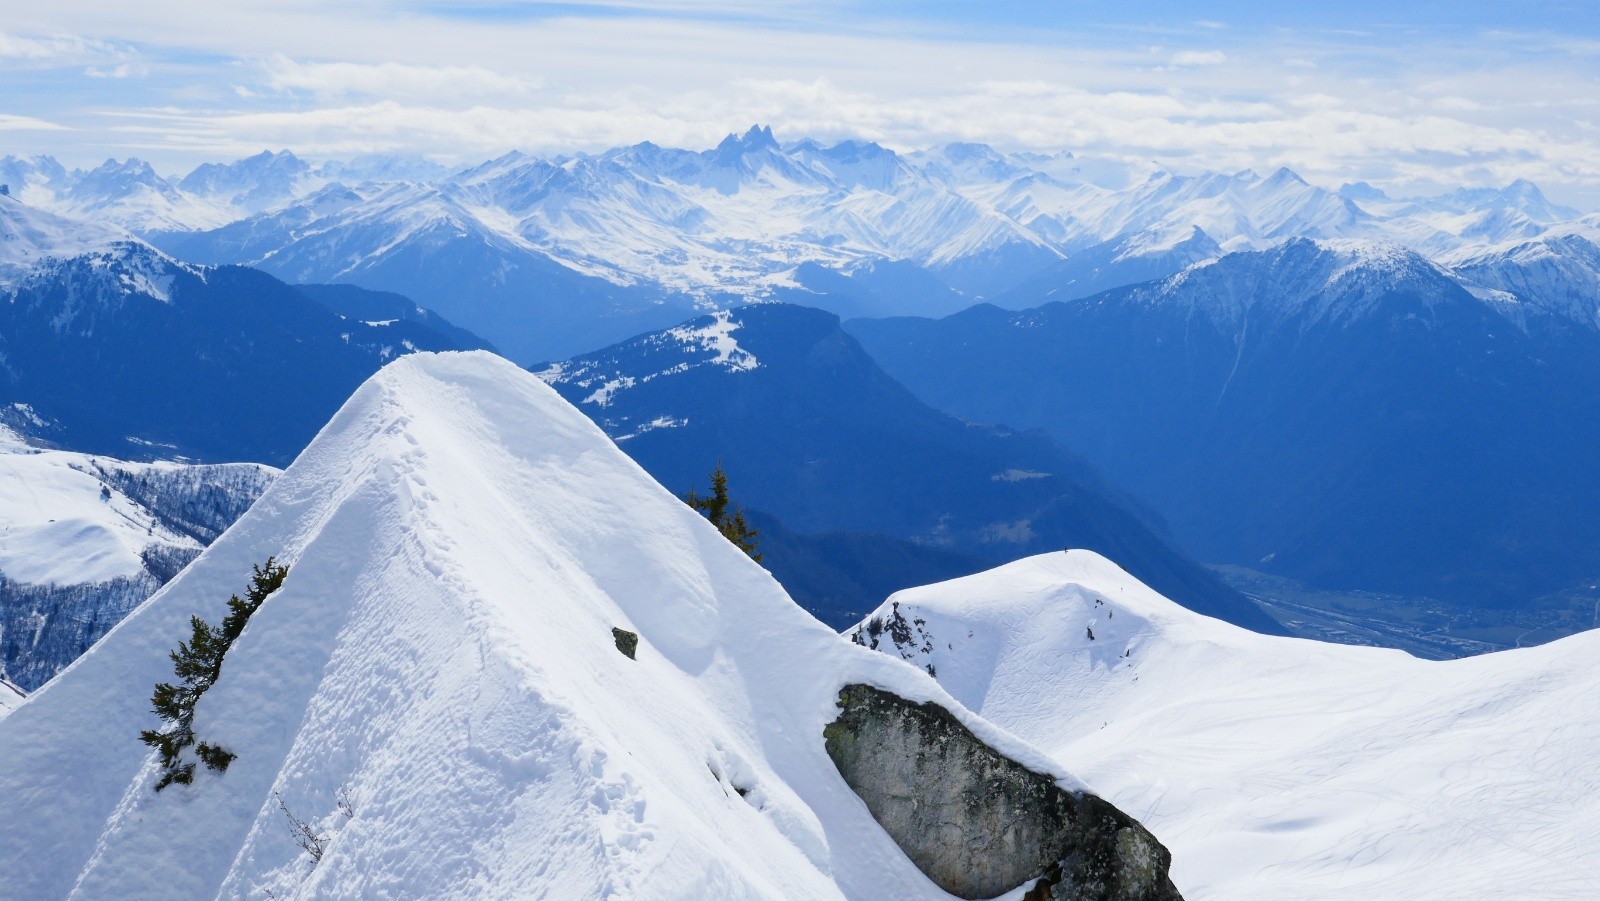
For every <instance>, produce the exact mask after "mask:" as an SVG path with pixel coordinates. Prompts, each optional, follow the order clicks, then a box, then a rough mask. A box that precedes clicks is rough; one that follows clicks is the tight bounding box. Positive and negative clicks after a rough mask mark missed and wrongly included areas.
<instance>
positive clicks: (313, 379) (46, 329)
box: [0, 196, 483, 465]
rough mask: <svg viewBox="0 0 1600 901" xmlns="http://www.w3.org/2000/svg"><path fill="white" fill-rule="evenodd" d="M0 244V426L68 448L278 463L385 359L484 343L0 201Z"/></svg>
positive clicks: (336, 294)
mask: <svg viewBox="0 0 1600 901" xmlns="http://www.w3.org/2000/svg"><path fill="white" fill-rule="evenodd" d="M0 248H4V249H5V250H4V252H5V253H6V254H7V256H6V257H4V258H0V422H5V423H7V424H9V425H10V426H11V427H12V428H13V429H15V430H16V431H18V432H20V433H22V434H25V435H28V436H31V437H33V438H35V439H38V440H41V441H43V442H46V443H51V444H55V445H58V446H62V447H68V448H72V449H74V450H80V451H86V452H92V453H97V454H109V455H112V456H115V457H120V458H124V459H150V458H165V459H175V458H189V459H196V460H206V461H223V462H226V461H254V462H263V463H271V464H276V465H285V464H287V463H288V462H289V461H290V460H291V459H293V457H294V455H295V454H297V453H299V451H300V449H301V448H302V447H304V446H305V444H306V443H307V442H308V441H310V439H311V436H312V435H314V434H315V433H316V430H317V429H318V428H320V427H321V426H322V424H323V422H325V421H326V419H327V417H328V416H329V415H330V414H331V413H332V411H333V410H335V409H338V406H339V404H341V403H343V402H344V399H345V398H346V397H348V396H349V393H350V392H351V391H353V390H354V389H355V386H357V385H359V384H360V383H361V382H362V381H363V380H364V379H365V378H366V377H367V376H369V375H371V374H372V373H373V372H375V371H377V370H378V368H379V367H381V366H382V365H383V364H384V363H385V362H387V361H388V360H391V359H393V358H395V357H396V356H399V355H402V354H406V353H410V352H412V351H415V350H454V349H462V348H471V347H480V346H483V342H482V340H481V339H476V338H472V337H464V333H463V332H461V331H460V330H457V329H455V328H454V327H453V326H449V325H448V324H447V323H445V324H441V323H440V321H438V320H437V317H432V318H430V317H431V314H429V313H427V312H426V311H422V310H419V309H418V308H417V307H416V305H415V304H412V303H409V302H408V301H404V300H403V299H396V298H393V297H383V296H378V297H373V296H370V293H369V292H363V291H362V290H361V289H357V288H348V287H346V288H337V289H326V288H316V287H311V288H307V289H304V290H302V289H299V288H295V287H292V286H290V285H287V284H284V283H283V282H281V281H279V280H277V279H275V278H273V277H272V276H270V275H267V274H265V273H263V272H259V271H256V270H253V269H248V268H245V267H239V266H220V267H210V266H196V265H193V264H190V263H184V262H180V261H178V260H176V259H174V258H172V257H170V256H168V255H167V254H165V253H163V252H161V251H159V250H156V249H155V248H153V247H151V246H150V245H148V244H146V243H144V242H143V241H140V240H139V239H137V238H134V237H132V236H131V235H127V234H125V233H119V232H117V230H115V229H113V228H110V227H105V226H88V227H80V225H79V224H78V223H76V222H74V221H73V220H66V219H62V218H60V217H57V216H54V215H52V214H49V213H45V212H42V211H39V210H35V209H32V208H29V207H27V206H26V205H25V204H22V203H20V202H18V201H17V200H16V199H15V198H12V197H4V196H0ZM352 292H353V293H352ZM330 305H331V306H330ZM334 308H342V309H348V310H350V311H351V315H344V314H341V313H339V312H336V311H335V309H334ZM374 314H376V315H377V316H379V317H381V318H376V319H366V318H358V317H366V316H372V315H374Z"/></svg>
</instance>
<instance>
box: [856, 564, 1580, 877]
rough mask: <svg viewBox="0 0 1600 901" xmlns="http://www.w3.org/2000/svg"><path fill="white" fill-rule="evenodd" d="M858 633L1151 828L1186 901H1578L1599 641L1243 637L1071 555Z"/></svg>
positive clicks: (903, 597)
mask: <svg viewBox="0 0 1600 901" xmlns="http://www.w3.org/2000/svg"><path fill="white" fill-rule="evenodd" d="M855 635H856V640H858V641H861V642H863V643H864V644H868V645H871V646H874V647H876V648H877V649H879V650H881V651H883V652H885V653H888V654H891V655H894V656H898V657H901V658H904V659H906V660H907V661H909V662H911V663H913V664H915V665H917V666H921V667H924V668H925V669H926V670H927V671H929V672H933V673H936V675H937V678H938V679H939V681H940V683H941V684H943V685H944V686H945V688H946V689H947V690H948V691H949V692H950V693H951V694H952V695H954V696H955V697H956V698H957V699H959V700H960V701H961V702H962V703H963V704H966V705H967V706H968V707H970V708H971V709H973V710H976V711H978V712H980V713H982V714H983V715H984V716H986V717H988V718H990V719H992V720H994V721H995V722H997V723H1000V724H1001V725H1004V726H1005V727H1006V728H1009V729H1011V730H1013V731H1015V732H1016V733H1017V734H1018V735H1021V736H1022V737H1024V738H1027V739H1029V740H1031V741H1033V742H1036V743H1037V744H1039V745H1040V746H1041V747H1043V748H1045V749H1046V750H1049V751H1051V752H1052V753H1054V754H1056V755H1057V756H1059V757H1060V759H1062V760H1071V761H1073V762H1074V766H1075V767H1077V768H1079V770H1080V771H1081V772H1082V773H1083V774H1084V775H1085V776H1086V777H1087V778H1088V779H1089V780H1090V781H1091V783H1092V784H1094V785H1096V786H1099V787H1102V788H1103V789H1104V790H1106V791H1107V792H1108V794H1107V797H1108V798H1110V799H1111V800H1112V801H1114V802H1116V803H1117V804H1119V805H1121V806H1122V807H1123V808H1124V809H1126V810H1129V811H1131V812H1133V813H1135V814H1136V815H1138V816H1141V817H1145V818H1146V822H1147V823H1149V824H1150V825H1152V827H1154V828H1155V829H1156V830H1157V832H1158V834H1160V835H1162V837H1163V839H1164V840H1165V841H1167V842H1168V843H1169V845H1170V846H1171V847H1172V849H1173V853H1174V857H1173V860H1174V865H1173V872H1174V878H1175V880H1176V881H1177V882H1178V884H1179V885H1181V886H1183V887H1184V890H1185V894H1186V897H1188V898H1191V899H1198V898H1217V899H1222V898H1227V899H1281V898H1319V899H1328V901H1333V899H1342V898H1349V899H1363V901H1364V899H1369V898H1440V899H1444V898H1463V897H1470V898H1506V899H1511V898H1535V897H1536V898H1552V899H1554V898H1571V899H1579V898H1588V897H1592V896H1593V894H1594V888H1595V886H1596V885H1597V884H1600V853H1597V852H1596V850H1595V849H1596V847H1597V846H1600V800H1597V799H1600V794H1597V789H1600V778H1597V777H1596V775H1595V773H1594V769H1593V767H1592V766H1591V764H1590V762H1591V761H1592V760H1593V759H1594V758H1595V755H1596V754H1600V724H1597V723H1596V722H1595V721H1594V720H1593V718H1592V717H1588V716H1585V715H1584V714H1582V713H1581V712H1580V711H1584V710H1588V709H1590V707H1591V706H1592V704H1591V701H1590V699H1591V698H1592V696H1593V694H1594V692H1595V691H1596V682H1597V678H1600V677H1597V675H1596V671H1595V669H1594V667H1593V666H1592V665H1591V661H1592V660H1593V658H1594V655H1595V653H1596V651H1597V646H1600V633H1594V632H1590V633H1585V634H1580V635H1575V636H1571V637H1569V638H1564V639H1561V640H1559V641H1556V642H1552V643H1550V644H1548V645H1544V646H1541V647H1538V648H1531V649H1523V650H1515V651H1503V652H1498V653H1493V654H1486V655H1483V656H1480V657H1473V658H1467V659H1462V660H1455V661H1444V662H1439V661H1425V660H1419V659H1416V658H1413V657H1410V656H1409V655H1406V654H1404V653H1402V652H1399V651H1391V650H1380V649H1373V648H1358V647H1349V646H1343V645H1333V644H1324V643H1320V642H1314V641H1306V640H1300V639H1286V638H1274V637H1270V636H1264V635H1257V634H1254V633H1251V632H1246V631H1244V630H1241V629H1238V628H1236V627H1233V626H1229V625H1227V624H1225V623H1222V622H1219V621H1216V620H1212V619H1209V618H1206V617H1203V616H1200V615H1197V614H1195V613H1192V612H1190V611H1188V610H1185V609H1183V608H1181V607H1179V606H1178V605H1176V604H1174V603H1172V602H1171V601H1168V600H1167V599H1165V598H1163V597H1161V596H1160V595H1158V594H1156V593H1155V592H1153V591H1151V590H1150V589H1148V588H1146V587H1145V586H1143V585H1141V584H1140V583H1139V582H1138V581H1136V580H1134V579H1133V578H1131V577H1129V576H1128V575H1127V574H1126V573H1124V572H1123V571H1122V570H1120V569H1118V568H1117V567H1116V566H1115V565H1113V564H1112V563H1110V562H1109V561H1107V560H1105V559H1104V558H1101V557H1098V556H1096V555H1094V554H1090V553H1088V552H1083V551H1071V552H1067V553H1057V554H1047V555H1043V556H1039V557H1033V558H1029V559H1026V560H1022V561H1018V562H1016V563H1013V564H1010V565H1008V566H1005V567H1001V568H999V569H996V570H992V571H990V572H987V573H981V574H978V575H975V576H969V577H966V578H963V579H956V580H953V581H950V582H946V583H942V584H939V585H932V586H927V587H924V588H915V589H909V590H907V591H903V592H900V593H898V594H896V595H894V596H893V597H892V598H890V599H889V601H888V602H886V603H885V604H884V606H883V607H882V608H880V609H879V610H878V611H877V612H876V613H874V614H873V616H872V617H869V618H868V620H867V621H866V622H865V623H863V625H862V627H861V628H860V629H859V630H858V631H857V632H855Z"/></svg>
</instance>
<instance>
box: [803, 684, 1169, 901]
mask: <svg viewBox="0 0 1600 901" xmlns="http://www.w3.org/2000/svg"><path fill="white" fill-rule="evenodd" d="M839 706H840V708H841V710H842V712H841V713H840V715H839V717H838V719H835V720H834V721H833V722H832V723H829V724H828V725H827V726H826V727H824V729H823V739H824V741H825V743H826V745H827V749H828V756H829V757H831V758H833V762H834V765H835V766H837V767H838V768H839V773H840V774H841V775H843V776H844V780H845V782H846V783H848V784H849V786H850V787H851V788H852V789H854V790H855V793H856V794H857V795H860V796H861V800H862V801H864V802H865V803H866V805H867V809H868V810H869V811H871V812H872V815H873V817H874V818H876V819H877V821H878V823H879V824H880V825H881V826H883V829H884V831H885V832H887V833H889V835H890V837H892V838H893V839H894V840H895V842H896V843H898V844H899V845H900V848H901V850H903V851H905V853H906V856H907V857H909V858H910V859H911V861H912V862H913V863H915V864H916V865H917V867H918V869H920V870H922V872H923V873H924V874H926V875H927V877H928V878H929V879H930V880H932V881H933V882H934V884H936V885H938V886H939V887H940V888H942V889H944V890H945V891H947V892H950V893H951V894H953V895H957V896H959V897H962V898H993V897H995V896H997V895H1001V894H1004V893H1006V892H1008V891H1010V890H1012V889H1014V888H1016V887H1017V886H1019V885H1022V884H1023V883H1025V882H1027V881H1028V880H1030V879H1035V878H1038V879H1039V883H1038V884H1037V885H1036V886H1035V887H1034V888H1033V889H1032V890H1031V891H1030V892H1029V894H1028V897H1029V899H1038V901H1044V899H1069V898H1070V899H1106V901H1181V896H1180V895H1179V894H1178V890H1177V888H1176V887H1174V886H1173V884H1172V881H1171V880H1170V879H1169V878H1168V876H1167V868H1168V866H1169V864H1170V863H1171V861H1172V855H1171V854H1170V853H1169V852H1168V851H1167V849H1166V848H1164V847H1163V846H1162V845H1161V843H1160V842H1158V841H1156V839H1155V836H1153V835H1151V834H1150V832H1149V831H1148V830H1146V829H1145V828H1144V827H1143V826H1141V825H1139V823H1138V821H1136V820H1134V819H1133V818H1132V817H1130V816H1128V815H1127V814H1124V813H1123V812H1122V811H1120V810H1118V809H1117V808H1115V807H1113V806H1112V805H1111V804H1110V803H1108V802H1106V801H1104V800H1102V799H1100V798H1097V797H1095V796H1094V795H1091V794H1087V793H1078V792H1073V791H1068V790H1067V789H1064V788H1062V787H1061V786H1059V785H1057V784H1056V780H1055V779H1054V778H1053V777H1051V776H1048V775H1045V774H1043V773H1036V772H1034V771H1032V770H1030V769H1028V768H1027V767H1025V766H1023V765H1022V764H1020V763H1017V762H1016V761H1014V760H1012V759H1010V758H1008V757H1006V756H1005V755H1003V754H1001V753H1000V752H999V751H996V750H995V749H993V748H991V747H989V746H988V745H987V744H984V742H983V741H982V740H981V739H979V738H978V737H977V736H976V735H974V734H973V733H972V731H971V730H970V729H968V728H967V727H966V726H965V725H963V724H962V723H961V721H960V720H958V719H956V718H955V716H953V715H952V714H951V713H950V712H949V711H948V710H945V709H944V708H943V707H940V706H938V705H937V704H933V703H921V704H919V703H915V702H912V701H908V700H906V699H905V698H902V697H900V696H898V695H895V694H892V693H890V692H887V691H883V690H882V689H878V688H874V687H872V686H870V685H859V684H857V685H847V686H845V687H844V688H843V689H842V690H841V691H840V692H839Z"/></svg>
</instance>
